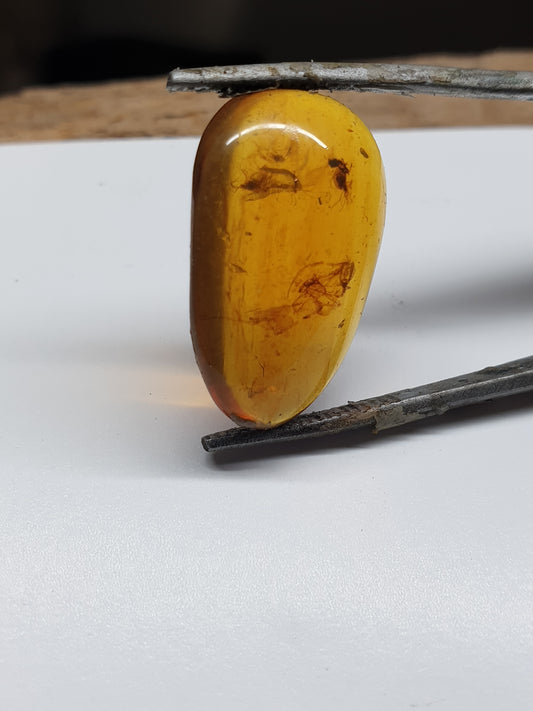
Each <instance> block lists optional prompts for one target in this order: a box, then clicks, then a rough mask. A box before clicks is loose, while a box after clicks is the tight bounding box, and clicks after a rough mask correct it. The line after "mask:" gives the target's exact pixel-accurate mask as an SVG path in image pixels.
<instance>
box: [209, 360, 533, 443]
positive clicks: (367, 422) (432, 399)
mask: <svg viewBox="0 0 533 711" xmlns="http://www.w3.org/2000/svg"><path fill="white" fill-rule="evenodd" d="M532 390H533V356H528V357H526V358H521V359H519V360H514V361H512V362H510V363H504V364H503V365H497V366H493V367H489V368H484V369H483V370H477V371H475V372H473V373H468V374H467V375H459V376H457V377H454V378H449V379H447V380H440V381H438V382H436V383H430V384H429V385H421V386H419V387H415V388H408V389H407V390H398V391H396V392H393V393H390V394H388V395H383V396H381V397H375V398H370V399H369V400H360V401H359V402H349V403H348V404H347V405H341V406H340V407H334V408H331V409H329V410H320V411H318V412H312V413H310V414H308V415H300V416H298V417H295V418H294V419H293V420H290V421H289V422H287V423H285V424H284V425H280V426H279V427H275V428H273V429H270V430H252V429H245V428H240V427H239V428H234V429H231V430H226V431H224V432H215V433H214V434H210V435H206V436H205V437H203V438H202V444H203V446H204V449H206V450H207V451H208V452H212V451H215V450H221V449H229V448H232V447H245V446H248V445H252V444H260V443H273V442H286V441H289V440H301V439H304V438H307V437H320V436H322V435H326V434H337V433H340V432H345V431H348V430H355V429H359V428H361V427H373V428H374V430H375V431H377V432H379V431H380V430H385V429H388V428H391V427H398V426H400V425H404V424H407V423H409V422H415V421H416V420H422V419H425V418H427V417H433V416H435V415H442V414H444V413H445V412H448V411H449V410H455V409H456V408H459V407H464V406H466V405H474V404H479V403H482V402H486V401H488V400H495V399H497V398H503V397H506V396H508V395H518V394H519V393H525V392H528V391H532Z"/></svg>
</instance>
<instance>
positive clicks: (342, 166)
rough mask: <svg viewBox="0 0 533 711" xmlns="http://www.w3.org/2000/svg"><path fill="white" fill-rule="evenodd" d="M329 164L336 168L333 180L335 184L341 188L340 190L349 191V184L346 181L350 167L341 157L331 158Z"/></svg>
mask: <svg viewBox="0 0 533 711" xmlns="http://www.w3.org/2000/svg"><path fill="white" fill-rule="evenodd" d="M328 165H329V167H330V168H333V170H334V172H333V180H334V182H335V185H336V186H337V187H338V188H339V190H342V191H343V192H345V193H347V192H348V184H347V181H346V176H347V175H348V174H349V172H350V169H349V168H348V166H347V165H346V163H345V162H344V161H343V160H341V159H340V158H330V160H328Z"/></svg>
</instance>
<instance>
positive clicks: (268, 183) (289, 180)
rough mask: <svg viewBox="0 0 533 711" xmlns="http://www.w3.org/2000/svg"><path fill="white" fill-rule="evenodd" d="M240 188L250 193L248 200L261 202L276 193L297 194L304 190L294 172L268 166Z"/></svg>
mask: <svg viewBox="0 0 533 711" xmlns="http://www.w3.org/2000/svg"><path fill="white" fill-rule="evenodd" d="M240 187H241V188H242V189H243V190H248V191H249V193H250V194H249V195H247V196H246V199H247V200H260V199H262V198H266V197H268V196H269V195H273V194H275V193H282V192H292V193H296V192H298V191H299V190H301V189H302V186H301V184H300V181H299V180H298V177H297V175H296V174H295V173H293V172H292V170H287V169H286V168H271V167H270V166H268V165H264V166H263V167H262V168H261V169H260V170H258V171H257V172H256V173H254V174H253V175H252V176H251V177H250V178H249V179H248V180H247V181H246V182H245V183H243V184H242V185H241V186H240Z"/></svg>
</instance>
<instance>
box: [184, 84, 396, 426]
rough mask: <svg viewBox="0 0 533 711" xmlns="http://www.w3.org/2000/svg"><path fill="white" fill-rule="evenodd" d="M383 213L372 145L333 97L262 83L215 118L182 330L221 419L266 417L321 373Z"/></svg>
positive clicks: (204, 147) (340, 341)
mask: <svg viewBox="0 0 533 711" xmlns="http://www.w3.org/2000/svg"><path fill="white" fill-rule="evenodd" d="M384 213H385V183H384V177H383V169H382V164H381V157H380V154H379V151H378V148H377V146H376V144H375V141H374V139H373V137H372V135H371V134H370V132H369V131H368V129H367V128H366V127H365V125H364V124H363V123H362V122H361V120H360V119H359V118H358V117H357V116H355V115H354V114H353V113H352V112H351V111H350V110H349V109H347V108H346V107H345V106H343V105H342V104H340V103H338V102H337V101H335V100H333V99H331V98H329V97H325V96H322V95H318V94H309V93H307V92H300V91H288V90H277V91H265V92H260V93H255V94H248V95H246V96H241V97H237V98H234V99H232V100H231V101H229V102H228V103H226V104H225V105H224V106H223V107H222V108H221V109H220V111H219V112H218V113H217V114H216V115H215V117H214V118H213V120H212V121H211V123H210V124H209V126H208V127H207V129H206V131H205V133H204V135H203V137H202V139H201V142H200V146H199V148H198V153H197V156H196V162H195V167H194V176H193V210H192V244H191V333H192V339H193V345H194V350H195V354H196V359H197V362H198V365H199V367H200V370H201V372H202V375H203V378H204V380H205V383H206V385H207V387H208V389H209V392H210V393H211V396H212V397H213V399H214V400H215V402H216V403H217V404H218V406H219V407H220V408H221V409H222V410H223V411H224V412H225V413H226V414H227V415H229V417H231V418H232V419H233V420H234V421H235V422H237V423H239V424H244V425H247V426H250V427H272V426H275V425H277V424H280V423H282V422H284V421H286V420H288V419H290V418H291V417H293V416H294V415H296V414H298V413H299V412H301V411H302V410H303V409H304V408H305V407H307V406H308V405H309V404H310V403H311V402H312V401H313V400H314V399H315V398H316V397H317V396H318V394H319V393H320V392H321V391H322V389H323V388H324V387H325V385H326V384H327V383H328V381H329V380H330V378H331V377H332V375H333V374H334V372H335V370H336V369H337V367H338V365H339V364H340V362H341V360H342V358H343V356H344V354H345V352H346V350H347V349H348V346H349V345H350V342H351V340H352V337H353V335H354V333H355V329H356V327H357V324H358V322H359V318H360V315H361V313H362V310H363V305H364V303H365V299H366V296H367V293H368V289H369V286H370V280H371V278H372V273H373V271H374V266H375V263H376V259H377V255H378V250H379V244H380V240H381V233H382V229H383V221H384ZM354 377H355V374H354Z"/></svg>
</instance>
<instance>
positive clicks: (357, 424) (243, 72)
mask: <svg viewBox="0 0 533 711" xmlns="http://www.w3.org/2000/svg"><path fill="white" fill-rule="evenodd" d="M167 89H168V90H169V91H171V92H174V91H196V92H204V91H216V92H218V94H219V95H220V96H222V97H229V96H236V95H238V94H245V93H248V92H251V91H258V90H263V89H302V90H306V91H318V90H329V91H375V92H389V93H396V94H407V95H410V94H433V95H446V96H451V97H464V98H477V99H511V100H515V101H532V100H533V72H521V71H491V70H484V69H459V68H456V67H436V66H424V65H414V64H375V63H357V64H355V63H320V62H291V63H281V64H249V65H241V66H229V67H203V68H199V69H179V68H178V69H175V70H174V71H172V72H171V73H170V75H169V77H168V82H167ZM531 391H533V356H528V357H526V358H521V359H519V360H515V361H512V362H510V363H504V364H502V365H497V366H492V367H489V368H484V369H483V370H478V371H475V372H473V373H468V374H466V375H460V376H457V377H454V378H449V379H447V380H441V381H439V382H435V383H430V384H428V385H422V386H419V387H415V388H409V389H407V390H398V391H396V392H393V393H389V394H387V395H383V396H381V397H374V398H370V399H368V400H360V401H359V402H348V404H347V405H341V406H340V407H334V408H331V409H328V410H321V411H318V412H312V413H310V414H304V415H299V416H298V417H295V418H294V419H292V420H290V421H289V422H287V423H285V424H283V425H280V426H279V427H275V428H272V429H266V430H259V429H248V428H243V427H239V428H234V429H230V430H225V431H223V432H215V433H214V434H209V435H206V436H205V437H203V438H202V445H203V447H204V449H206V450H207V451H209V452H213V451H218V450H224V449H230V448H234V447H245V446H248V445H254V444H260V443H274V442H276V443H277V442H286V441H290V440H301V439H304V438H308V437H319V436H322V435H328V434H338V433H340V432H345V431H349V430H356V429H359V428H362V427H372V428H373V429H374V431H375V432H379V431H381V430H385V429H389V428H391V427H398V426H400V425H404V424H407V423H410V422H415V421H417V420H422V419H426V418H428V417H433V416H435V415H442V414H444V413H445V412H448V411H450V410H455V409H457V408H460V407H465V406H467V405H474V404H479V403H483V402H487V401H491V400H495V399H498V398H504V397H507V396H510V395H517V394H520V393H526V392H531Z"/></svg>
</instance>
